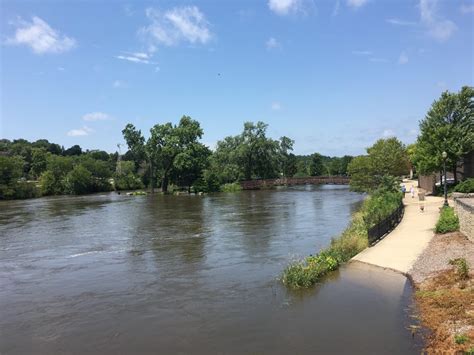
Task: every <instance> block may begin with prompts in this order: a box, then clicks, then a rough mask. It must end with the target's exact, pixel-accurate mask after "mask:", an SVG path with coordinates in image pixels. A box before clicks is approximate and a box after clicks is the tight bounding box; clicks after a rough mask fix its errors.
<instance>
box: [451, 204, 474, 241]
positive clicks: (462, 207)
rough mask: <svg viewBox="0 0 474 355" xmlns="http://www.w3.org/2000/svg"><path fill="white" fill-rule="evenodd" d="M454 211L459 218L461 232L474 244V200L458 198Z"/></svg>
mask: <svg viewBox="0 0 474 355" xmlns="http://www.w3.org/2000/svg"><path fill="white" fill-rule="evenodd" d="M454 209H455V210H456V214H457V215H458V217H459V224H460V226H461V228H460V229H461V232H463V233H464V234H465V235H466V236H467V237H468V238H469V240H471V241H473V242H474V198H473V197H470V198H462V197H461V198H456V199H455V200H454Z"/></svg>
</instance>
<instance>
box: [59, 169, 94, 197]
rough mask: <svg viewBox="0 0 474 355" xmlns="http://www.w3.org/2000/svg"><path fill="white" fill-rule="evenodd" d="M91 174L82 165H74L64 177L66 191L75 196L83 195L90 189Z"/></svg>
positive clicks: (91, 183) (91, 182)
mask: <svg viewBox="0 0 474 355" xmlns="http://www.w3.org/2000/svg"><path fill="white" fill-rule="evenodd" d="M92 185H93V181H92V174H91V172H90V171H89V170H87V169H86V168H85V167H83V166H82V165H80V164H79V165H76V166H75V167H74V168H73V169H72V170H71V171H70V172H69V173H68V174H67V175H66V190H67V191H68V192H69V193H71V194H75V195H81V194H85V193H87V192H90V191H91V189H92Z"/></svg>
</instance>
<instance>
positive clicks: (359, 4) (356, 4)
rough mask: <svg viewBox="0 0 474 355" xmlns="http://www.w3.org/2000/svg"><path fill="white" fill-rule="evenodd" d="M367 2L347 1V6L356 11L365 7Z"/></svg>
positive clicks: (358, 0)
mask: <svg viewBox="0 0 474 355" xmlns="http://www.w3.org/2000/svg"><path fill="white" fill-rule="evenodd" d="M368 2H369V0H347V5H348V6H350V7H352V8H355V9H357V8H360V7H362V6H364V5H366V4H367V3H368Z"/></svg>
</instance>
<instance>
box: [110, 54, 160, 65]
mask: <svg viewBox="0 0 474 355" xmlns="http://www.w3.org/2000/svg"><path fill="white" fill-rule="evenodd" d="M115 58H117V59H122V60H128V61H129V62H133V63H142V64H156V63H153V62H151V61H150V58H151V56H150V55H149V54H147V53H141V52H135V53H125V55H118V56H116V57H115Z"/></svg>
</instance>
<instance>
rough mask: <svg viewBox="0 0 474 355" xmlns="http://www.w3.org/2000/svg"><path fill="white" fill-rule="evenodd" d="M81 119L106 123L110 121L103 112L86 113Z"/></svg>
mask: <svg viewBox="0 0 474 355" xmlns="http://www.w3.org/2000/svg"><path fill="white" fill-rule="evenodd" d="M82 119H83V120H84V121H89V122H91V121H107V120H110V119H112V117H110V116H109V115H108V114H106V113H103V112H91V113H86V114H85V115H84V116H82Z"/></svg>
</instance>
